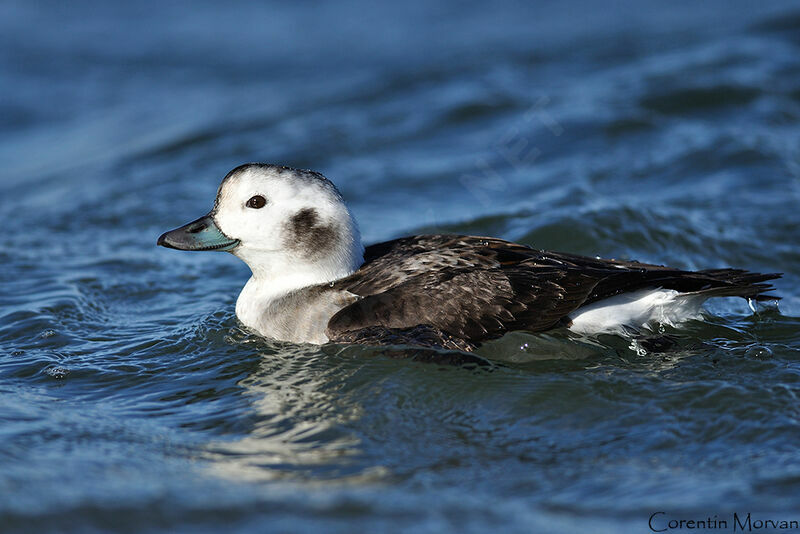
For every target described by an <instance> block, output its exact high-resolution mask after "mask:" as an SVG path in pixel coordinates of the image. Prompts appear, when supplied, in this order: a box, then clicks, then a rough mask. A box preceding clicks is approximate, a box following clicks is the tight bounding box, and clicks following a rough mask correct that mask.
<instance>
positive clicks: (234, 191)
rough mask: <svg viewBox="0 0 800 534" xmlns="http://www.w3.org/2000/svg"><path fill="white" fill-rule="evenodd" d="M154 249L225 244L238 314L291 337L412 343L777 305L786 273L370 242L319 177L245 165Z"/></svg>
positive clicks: (623, 324)
mask: <svg viewBox="0 0 800 534" xmlns="http://www.w3.org/2000/svg"><path fill="white" fill-rule="evenodd" d="M158 244H159V245H162V246H165V247H170V248H175V249H179V250H222V251H227V252H231V253H232V254H234V255H235V256H237V257H238V258H240V259H241V260H242V261H244V262H245V263H246V264H247V265H248V266H249V267H250V269H251V271H252V277H251V278H250V280H249V281H248V282H247V284H246V285H245V286H244V289H243V290H242V292H241V294H240V295H239V298H238V300H237V301H236V316H237V317H238V318H239V320H240V321H241V322H242V323H243V324H244V325H245V326H247V327H248V328H250V329H252V330H254V331H255V332H257V333H258V334H260V335H262V336H265V337H270V338H275V339H279V340H284V341H291V342H306V343H317V344H321V343H327V342H342V343H375V344H387V343H389V344H413V345H422V346H432V347H443V348H452V349H459V350H466V351H470V350H472V349H474V348H476V347H477V346H479V345H480V344H481V343H482V342H484V341H487V340H490V339H494V338H498V337H500V336H502V335H503V334H505V333H506V332H509V331H514V330H525V331H529V332H541V331H544V330H549V329H552V328H558V327H566V328H569V329H571V330H573V331H576V332H580V333H596V332H604V331H606V332H607V331H612V332H613V331H617V332H619V331H620V330H621V329H625V328H633V329H639V328H642V327H646V326H647V325H650V324H653V323H656V322H658V323H662V324H663V323H666V324H673V325H674V324H678V323H680V322H681V321H684V320H686V319H689V318H696V317H697V316H698V314H699V311H700V306H701V305H702V303H703V302H704V301H705V300H706V299H708V298H709V297H732V296H736V297H744V298H746V299H752V300H756V301H758V300H774V299H777V298H779V297H776V296H772V295H765V294H764V293H765V292H766V291H770V290H772V289H773V288H772V286H771V285H769V284H767V283H764V282H766V281H768V280H773V279H776V278H779V277H780V276H781V275H780V274H777V273H771V274H760V273H752V272H748V271H744V270H740V269H711V270H704V271H684V270H680V269H673V268H670V267H664V266H660V265H648V264H644V263H638V262H634V261H618V260H606V259H595V258H588V257H584V256H577V255H573V254H564V253H559V252H546V251H542V250H535V249H532V248H529V247H527V246H524V245H519V244H516V243H511V242H509V241H504V240H502V239H497V238H492V237H476V236H467V235H417V236H412V237H404V238H400V239H395V240H392V241H387V242H385V243H378V244H376V245H372V246H369V247H367V248H366V249H365V248H364V247H363V245H362V244H361V237H360V235H359V232H358V228H357V226H356V223H355V221H354V220H353V217H352V215H351V214H350V211H349V210H348V209H347V206H346V205H345V203H344V200H343V199H342V197H341V195H340V194H339V192H338V190H337V189H336V187H335V186H334V185H333V183H331V182H330V181H329V180H328V179H327V178H325V177H324V176H322V175H321V174H319V173H317V172H313V171H309V170H298V169H292V168H289V167H282V166H277V165H268V164H262V163H248V164H245V165H241V166H239V167H236V168H235V169H233V170H232V171H231V172H229V173H228V174H227V176H225V178H224V179H223V180H222V184H221V185H220V187H219V190H218V192H217V198H216V201H215V203H214V208H213V209H212V210H211V212H210V213H209V214H208V215H205V216H203V217H201V218H200V219H197V220H196V221H193V222H191V223H189V224H187V225H185V226H181V227H180V228H177V229H175V230H172V231H169V232H166V233H164V234H163V235H162V236H161V237H159V238H158Z"/></svg>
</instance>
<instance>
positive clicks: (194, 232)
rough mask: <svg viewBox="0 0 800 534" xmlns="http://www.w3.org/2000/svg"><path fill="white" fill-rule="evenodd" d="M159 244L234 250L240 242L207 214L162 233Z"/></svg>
mask: <svg viewBox="0 0 800 534" xmlns="http://www.w3.org/2000/svg"><path fill="white" fill-rule="evenodd" d="M158 244H159V245H161V246H162V247H167V248H175V249H178V250H232V249H234V248H235V247H236V246H237V245H238V244H239V240H238V239H231V238H230V237H228V236H226V235H225V234H223V233H222V230H220V229H219V228H218V227H217V224H216V223H215V222H214V218H213V217H212V216H211V215H206V216H204V217H200V218H199V219H197V220H196V221H192V222H190V223H189V224H185V225H183V226H181V227H180V228H176V229H174V230H170V231H169V232H165V233H163V234H161V237H159V238H158Z"/></svg>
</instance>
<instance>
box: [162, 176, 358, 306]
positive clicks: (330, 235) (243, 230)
mask: <svg viewBox="0 0 800 534" xmlns="http://www.w3.org/2000/svg"><path fill="white" fill-rule="evenodd" d="M158 243H159V244H160V245H164V246H167V247H171V248H178V249H181V250H225V251H228V252H231V253H233V254H234V255H235V256H237V257H238V258H240V259H242V260H243V261H244V262H245V263H247V265H248V266H249V267H250V270H251V271H252V272H253V280H254V281H257V282H259V283H265V284H270V285H274V286H275V289H276V290H277V289H279V288H280V289H282V290H283V291H290V290H292V289H297V288H299V287H304V286H307V285H313V284H318V283H325V282H330V281H333V280H336V279H338V278H342V277H344V276H347V275H349V274H351V273H352V272H354V271H355V270H356V269H358V268H359V267H360V266H361V264H362V263H363V253H364V247H363V246H362V244H361V237H360V235H359V232H358V228H357V227H356V223H355V221H354V220H353V217H352V215H351V214H350V211H349V210H348V209H347V206H346V205H345V203H344V201H343V200H342V197H341V195H340V194H339V191H337V190H336V187H335V186H334V185H333V184H332V183H331V182H330V181H329V180H328V179H327V178H325V177H324V176H323V175H321V174H319V173H316V172H313V171H307V170H298V169H292V168H289V167H281V166H277V165H268V164H263V163H248V164H245V165H240V166H239V167H236V168H235V169H233V170H232V171H231V172H229V173H228V174H227V176H225V178H224V179H223V180H222V184H221V185H220V186H219V190H218V191H217V198H216V201H215V203H214V209H213V210H211V213H209V214H208V215H207V216H205V217H202V218H200V219H198V220H197V221H194V222H192V223H189V224H187V225H185V226H183V227H181V228H177V229H175V230H172V231H171V232H167V233H165V234H164V235H162V236H161V237H160V238H159V241H158Z"/></svg>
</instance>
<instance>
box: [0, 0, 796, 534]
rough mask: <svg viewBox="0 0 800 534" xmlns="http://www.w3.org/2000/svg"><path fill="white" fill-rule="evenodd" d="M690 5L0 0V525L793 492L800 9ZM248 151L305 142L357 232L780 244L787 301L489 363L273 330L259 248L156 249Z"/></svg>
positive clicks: (406, 521)
mask: <svg viewBox="0 0 800 534" xmlns="http://www.w3.org/2000/svg"><path fill="white" fill-rule="evenodd" d="M531 4H532V3H531ZM696 4H697V3H695V2H672V3H669V4H668V5H667V4H655V3H653V4H650V3H642V2H619V3H614V4H611V5H608V6H605V7H604V8H603V9H598V8H597V6H596V4H594V3H592V2H582V1H570V2H538V3H536V5H528V3H508V4H505V5H504V6H503V7H501V8H492V9H491V10H490V9H488V8H487V7H486V6H485V5H484V4H483V3H479V2H471V3H466V4H463V3H460V4H458V5H457V4H456V3H453V4H449V3H429V2H411V3H408V2H406V3H404V5H403V6H402V7H401V6H387V5H384V6H376V5H374V4H373V3H369V2H360V1H349V2H338V3H333V4H323V3H319V4H317V3H309V2H306V3H294V4H291V5H262V6H259V5H252V4H251V3H248V2H238V1H229V2H226V3H225V5H224V6H222V5H219V4H217V3H212V2H191V3H174V4H170V6H168V7H165V6H163V5H161V4H156V3H145V4H137V5H136V6H133V5H130V6H126V5H116V4H114V5H107V4H97V3H93V2H71V3H69V4H63V3H57V2H38V3H33V2H14V1H11V2H6V3H3V4H2V5H0V78H2V83H3V89H4V90H3V91H2V96H0V160H1V161H2V162H3V164H2V166H0V198H2V201H0V220H2V221H3V231H2V232H0V399H2V400H0V420H1V424H0V496H2V498H1V499H0V530H2V531H3V532H132V533H143V532H192V533H196V532H221V531H223V530H224V531H226V532H242V533H250V532H264V531H275V532H308V531H310V530H312V529H318V530H322V529H324V530H325V531H340V532H353V531H366V532H370V531H381V532H383V531H386V532H391V531H397V532H400V531H410V530H413V531H418V532H470V531H475V532H483V531H486V530H488V529H502V530H503V531H508V532H515V531H519V532H532V531H537V532H576V531H586V530H591V531H592V532H620V531H632V532H634V531H635V532H645V531H647V530H646V529H647V521H648V517H649V516H650V515H651V514H652V513H653V512H656V511H659V510H663V511H665V512H667V513H668V514H669V516H670V517H672V518H705V517H706V516H714V515H715V514H716V515H718V516H719V517H720V518H728V519H730V514H732V513H733V512H738V513H740V514H743V513H744V514H746V513H747V512H752V513H753V514H759V516H760V517H765V518H766V517H773V518H774V517H784V516H789V517H791V515H792V514H795V516H794V517H795V519H800V517H797V515H796V514H797V510H800V453H798V449H797V444H798V443H800V402H798V395H799V394H800V331H798V327H800V320H799V319H798V317H799V316H800V292H799V291H798V289H797V288H798V284H799V283H800V278H799V277H798V273H800V244H799V243H798V241H799V239H798V238H799V237H800V232H799V231H798V230H799V229H800V215H799V214H798V208H797V207H798V206H799V205H800V129H798V126H799V125H800V8H798V6H797V5H796V4H795V3H793V2H789V1H786V2H779V1H775V2H767V3H759V4H758V5H756V4H754V3H752V2H745V1H738V0H737V1H732V2H731V1H726V2H722V1H712V2H705V3H703V4H702V5H696ZM245 161H268V162H275V163H281V164H288V165H292V166H298V167H308V168H313V169H316V170H319V171H321V172H323V173H325V174H326V175H327V176H328V177H329V178H331V179H332V180H333V181H334V182H335V183H337V185H338V186H339V187H340V189H341V191H342V193H343V195H344V196H345V198H346V199H347V200H348V202H349V204H350V206H351V207H352V209H353V212H354V213H355V215H356V217H357V218H358V220H359V222H360V225H361V230H362V234H363V235H364V237H365V240H366V241H367V242H375V241H379V240H384V239H389V238H392V237H396V236H400V235H404V234H409V233H416V232H468V233H478V234H491V235H496V236H500V237H504V238H507V239H512V240H516V241H520V242H523V243H526V244H530V245H532V246H535V247H539V248H549V249H555V250H562V251H569V252H575V253H581V254H588V255H601V256H606V257H617V258H635V259H639V260H641V261H648V262H655V263H665V264H671V265H675V266H677V267H682V268H715V267H724V266H729V265H730V266H737V267H742V268H747V269H751V270H755V271H764V272H775V271H777V272H784V273H785V277H784V278H783V279H782V280H780V281H778V283H777V284H776V285H777V287H778V289H779V293H780V294H781V295H782V296H783V300H782V301H781V303H780V305H779V307H778V308H776V307H774V306H769V307H766V308H763V309H760V310H759V311H758V313H757V314H754V313H752V312H751V311H750V309H749V308H748V306H747V304H746V303H745V302H744V301H741V300H738V299H729V300H727V301H721V302H717V303H714V304H712V305H711V306H710V307H709V310H710V313H709V316H708V318H707V320H706V321H697V322H693V323H690V324H688V325H686V327H685V328H682V329H680V330H673V331H670V332H668V333H670V334H672V335H675V336H677V338H678V339H677V343H676V345H675V346H674V347H670V348H668V349H664V350H661V349H658V348H656V349H653V348H652V347H651V348H648V347H645V346H642V345H640V344H637V343H632V342H631V340H630V339H624V338H621V337H616V336H601V337H599V338H596V339H592V340H575V339H571V338H569V337H568V336H566V335H564V334H563V333H558V332H556V333H553V334H548V335H544V336H531V335H527V334H514V335H512V336H508V337H507V338H506V339H504V340H502V341H500V342H499V343H495V344H493V345H492V346H490V347H486V348H484V349H483V351H482V354H483V355H484V356H486V357H487V358H488V359H490V360H492V361H494V362H496V363H497V364H498V365H497V366H496V367H494V368H491V369H481V368H474V367H469V366H467V367H459V366H447V365H437V364H431V363H424V362H422V361H411V360H408V359H402V358H399V357H398V356H402V355H403V354H402V353H398V352H397V351H387V350H381V349H374V348H366V347H335V346H329V347H321V348H320V347H313V346H296V345H291V344H284V343H275V342H270V341H267V340H263V339H259V338H256V337H254V336H251V335H249V334H247V333H245V332H243V331H242V330H240V328H239V327H238V325H237V323H236V319H235V317H234V313H233V306H234V302H235V298H236V295H237V293H238V291H239V289H240V288H241V286H242V285H243V284H244V282H245V280H246V279H247V276H248V271H247V268H246V267H245V266H244V265H243V264H240V263H239V262H238V261H237V260H235V258H233V257H231V256H230V255H227V254H211V253H209V254H188V253H186V254H181V253H178V252H175V251H170V250H166V249H157V248H156V247H155V240H156V238H157V236H158V235H159V234H160V233H161V232H163V231H164V230H166V229H170V228H173V227H175V226H177V225H179V224H183V223H185V222H187V221H189V220H192V219H194V218H196V217H198V216H200V215H202V214H203V213H205V212H206V211H207V210H208V209H209V208H210V207H211V203H212V201H213V195H214V193H215V191H216V187H217V185H218V183H219V180H220V179H221V178H222V176H224V174H225V173H226V172H227V171H228V170H230V169H231V168H233V167H234V166H236V165H238V164H240V163H242V162H245ZM421 359H424V358H421Z"/></svg>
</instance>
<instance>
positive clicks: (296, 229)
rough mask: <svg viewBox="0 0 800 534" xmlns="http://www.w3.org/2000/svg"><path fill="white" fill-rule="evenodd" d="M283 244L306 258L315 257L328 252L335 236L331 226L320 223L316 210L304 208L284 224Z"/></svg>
mask: <svg viewBox="0 0 800 534" xmlns="http://www.w3.org/2000/svg"><path fill="white" fill-rule="evenodd" d="M286 226H287V228H286V232H285V234H284V235H286V241H285V242H284V246H285V247H286V248H288V249H290V250H293V251H295V252H297V253H299V254H302V255H303V256H305V257H306V258H316V257H319V256H322V255H324V254H325V253H327V252H329V251H330V250H331V249H332V248H333V245H334V240H335V239H336V238H337V235H336V230H335V228H334V227H333V226H325V225H322V224H320V220H319V215H317V210H315V209H313V208H304V209H302V210H300V211H298V212H297V214H295V215H294V216H293V217H292V218H291V219H289V222H288V223H287V224H286Z"/></svg>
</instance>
